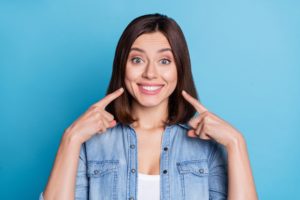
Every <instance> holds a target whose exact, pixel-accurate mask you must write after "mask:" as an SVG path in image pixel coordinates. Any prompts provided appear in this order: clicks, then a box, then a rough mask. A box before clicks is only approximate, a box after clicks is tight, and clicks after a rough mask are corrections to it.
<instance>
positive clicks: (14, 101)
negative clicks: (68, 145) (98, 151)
mask: <svg viewBox="0 0 300 200" xmlns="http://www.w3.org/2000/svg"><path fill="white" fill-rule="evenodd" d="M299 10H300V3H299V1H292V0H281V1H279V0H252V1H250V0H248V1H246V0H229V1H220V0H217V1H202V0H201V1H174V0H172V1H155V0H154V1H151V2H150V1H116V0H110V1H107V0H106V1H104V0H101V1H100V0H98V1H95V0H87V1H78V0H51V1H50V0H40V1H38V0H27V1H17V0H0V95H1V96H0V101H1V102H0V110H1V111H0V123H1V125H0V131H1V141H0V153H1V159H0V177H1V178H0V180H1V181H0V188H1V189H0V191H1V194H0V199H10V200H14V199H37V198H38V196H39V193H40V192H42V191H43V189H44V186H45V184H46V182H47V179H48V176H49V175H50V171H51V168H52V164H53V161H54V159H55V155H56V151H57V149H58V146H59V142H60V139H61V136H62V133H63V131H64V129H65V128H67V127H68V126H69V125H70V124H71V123H72V122H73V121H74V120H75V119H77V117H79V116H80V115H81V114H82V113H83V112H84V111H85V110H86V109H87V108H88V107H89V106H90V105H91V104H93V103H94V102H96V101H98V100H99V99H101V98H103V95H104V94H105V91H106V88H107V86H108V82H109V79H110V74H111V69H112V68H111V67H112V61H113V56H114V51H115V47H116V45H117V41H118V39H119V37H120V35H121V33H122V31H123V30H124V28H125V27H126V25H127V24H128V23H129V22H130V21H131V20H132V19H134V18H135V17H137V16H140V15H143V14H147V13H154V12H160V13H163V14H167V15H168V16H170V17H172V18H174V19H175V20H176V21H177V22H178V24H179V25H180V26H181V28H182V29H183V32H184V34H185V36H186V39H187V42H188V45H189V50H190V55H191V60H192V70H193V74H194V78H195V82H196V85H197V90H198V93H199V96H200V98H201V101H202V103H203V104H204V105H205V106H206V107H207V108H208V109H209V110H211V111H212V112H214V113H215V114H217V115H218V116H220V117H221V118H222V119H224V120H226V121H228V122H229V123H230V124H232V125H233V126H234V127H236V128H237V129H238V130H240V131H241V132H242V134H243V135H244V137H245V138H246V141H247V145H248V151H249V154H250V160H251V166H252V170H253V174H254V177H255V182H256V187H257V191H258V194H259V198H260V199H272V200H277V199H278V200H282V199H300V193H299V182H300V173H299V166H300V156H299V155H300V149H299V139H300V136H299V131H300V127H299V123H300V115H299V114H300V106H299V104H298V103H299V102H300V58H299V55H300V12H299Z"/></svg>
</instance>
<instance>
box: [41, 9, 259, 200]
mask: <svg viewBox="0 0 300 200" xmlns="http://www.w3.org/2000/svg"><path fill="white" fill-rule="evenodd" d="M195 114H197V115H195ZM43 196H44V198H45V199H46V200H51V199H74V198H75V199H99V200H102V199H108V200H111V199H120V200H121V199H122V200H123V199H129V200H134V199H138V200H146V199H152V200H155V199H168V200H169V199H171V200H177V199H187V200H193V199H198V200H199V199H227V198H228V199H231V200H232V199H238V200H241V199H251V200H252V199H257V195H256V191H255V185H254V180H253V177H252V172H251V168H250V163H249V159H248V154H247V149H246V143H245V141H244V138H243V136H242V134H241V133H239V131H238V130H236V129H235V128H233V127H232V126H231V125H229V124H228V123H226V122H225V121H223V120H222V119H220V118H219V117H217V116H216V115H215V114H213V113H212V112H209V111H208V110H207V109H206V108H205V107H204V106H203V105H202V104H201V103H200V102H199V101H198V100H197V93H196V90H195V85H194V82H193V78H192V73H191V66H190V59H189V52H188V48H187V44H186V41H185V39H184V35H183V33H182V31H181V29H180V27H179V26H178V24H177V23H176V22H175V21H174V20H173V19H171V18H169V17H167V16H165V15H160V14H150V15H144V16H141V17H138V18H136V19H134V20H133V21H132V22H131V23H130V24H129V25H128V26H127V27H126V29H125V31H124V32H123V34H122V36H121V38H120V40H119V42H118V46H117V48H116V54H115V58H114V64H113V72H112V78H111V81H110V84H109V88H108V91H107V96H106V97H104V98H103V99H102V100H100V101H99V102H96V103H95V104H94V105H92V106H91V107H90V108H89V109H88V110H87V111H86V112H85V113H84V114H83V115H82V116H81V117H79V118H78V119H77V120H76V121H75V122H74V123H73V124H71V126H70V127H69V128H67V129H66V130H65V133H64V134H63V137H62V140H61V144H60V147H59V149H58V153H57V156H56V160H55V163H54V167H53V170H52V172H51V175H50V177H49V180H48V183H47V186H46V188H45V191H44V193H42V194H41V196H40V199H43Z"/></svg>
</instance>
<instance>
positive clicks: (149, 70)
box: [142, 62, 157, 79]
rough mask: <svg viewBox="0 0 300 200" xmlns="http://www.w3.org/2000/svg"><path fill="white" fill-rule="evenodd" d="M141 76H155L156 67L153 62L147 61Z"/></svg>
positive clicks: (151, 77) (150, 77)
mask: <svg viewBox="0 0 300 200" xmlns="http://www.w3.org/2000/svg"><path fill="white" fill-rule="evenodd" d="M142 77H143V78H148V79H153V78H156V77H157V71H156V67H155V65H154V64H153V63H151V62H148V64H147V66H146V68H145V70H144V72H143V74H142Z"/></svg>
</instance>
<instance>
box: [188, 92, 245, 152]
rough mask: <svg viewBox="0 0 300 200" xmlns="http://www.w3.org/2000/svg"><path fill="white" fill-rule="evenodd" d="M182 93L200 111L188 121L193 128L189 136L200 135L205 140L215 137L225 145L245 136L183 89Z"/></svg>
mask: <svg viewBox="0 0 300 200" xmlns="http://www.w3.org/2000/svg"><path fill="white" fill-rule="evenodd" d="M182 95H183V97H184V98H185V99H186V100H187V101H188V102H189V103H190V104H191V105H192V106H193V107H194V108H195V109H196V111H197V112H198V113H199V115H198V116H196V117H193V118H192V119H190V121H189V122H188V124H189V126H190V127H191V128H192V129H191V130H189V131H188V136H190V137H199V138H201V139H204V140H208V139H214V140H215V141H217V142H218V143H220V144H223V145H224V146H225V147H229V146H230V145H231V144H233V143H234V142H237V141H239V140H240V139H242V138H243V137H242V134H241V133H239V131H238V130H236V129H235V128H233V127H232V126H231V125H230V124H229V123H227V122H225V121H224V120H222V119H221V118H219V117H217V116H216V115H215V114H213V113H212V112H209V111H208V110H207V109H206V108H205V107H204V106H203V105H202V104H201V103H200V102H199V101H198V100H197V99H195V98H194V97H192V96H191V95H190V94H188V93H187V92H185V91H182Z"/></svg>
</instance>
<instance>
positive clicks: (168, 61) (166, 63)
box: [160, 58, 171, 65]
mask: <svg viewBox="0 0 300 200" xmlns="http://www.w3.org/2000/svg"><path fill="white" fill-rule="evenodd" d="M160 61H161V63H162V64H164V65H168V64H170V63H171V61H170V60H169V59H166V58H164V59H161V60H160Z"/></svg>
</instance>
